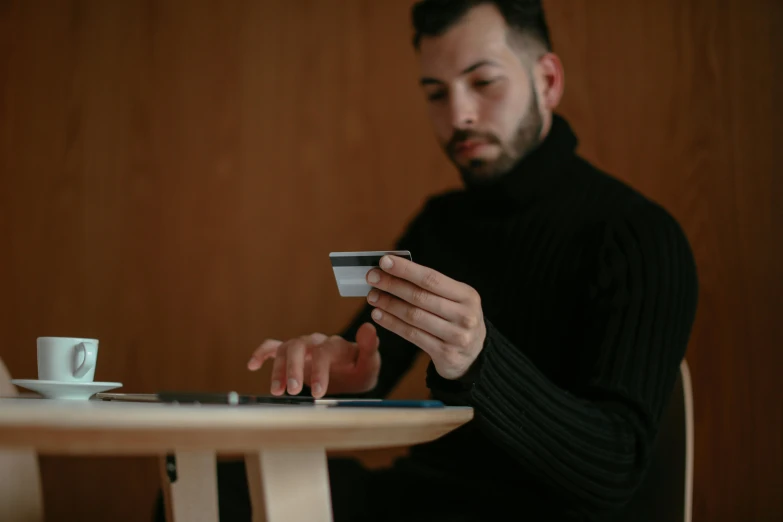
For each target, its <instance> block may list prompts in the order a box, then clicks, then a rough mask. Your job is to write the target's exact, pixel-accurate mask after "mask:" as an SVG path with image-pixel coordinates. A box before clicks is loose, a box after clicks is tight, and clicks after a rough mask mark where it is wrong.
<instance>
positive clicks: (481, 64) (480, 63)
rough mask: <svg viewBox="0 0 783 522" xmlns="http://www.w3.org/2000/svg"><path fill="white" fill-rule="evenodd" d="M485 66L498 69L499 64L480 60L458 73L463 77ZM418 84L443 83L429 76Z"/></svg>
mask: <svg viewBox="0 0 783 522" xmlns="http://www.w3.org/2000/svg"><path fill="white" fill-rule="evenodd" d="M485 65H491V66H495V67H500V64H498V63H497V62H493V61H492V60H480V61H478V62H476V63H474V64H473V65H470V66H469V67H466V68H465V69H463V70H462V72H461V73H460V75H465V74H469V73H472V72H473V71H475V70H476V69H478V68H479V67H484V66H485ZM419 83H420V84H421V85H442V84H443V82H442V81H441V80H438V79H437V78H431V77H429V76H424V77H422V78H421V80H419Z"/></svg>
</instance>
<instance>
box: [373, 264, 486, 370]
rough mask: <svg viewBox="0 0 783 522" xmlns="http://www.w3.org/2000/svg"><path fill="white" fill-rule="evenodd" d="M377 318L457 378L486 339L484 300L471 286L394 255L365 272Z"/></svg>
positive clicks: (385, 326) (374, 317) (475, 356)
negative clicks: (482, 303)
mask: <svg viewBox="0 0 783 522" xmlns="http://www.w3.org/2000/svg"><path fill="white" fill-rule="evenodd" d="M367 283H368V284H369V285H370V286H372V287H373V289H372V290H371V291H370V293H369V294H368V295H367V302H368V303H369V304H370V305H371V306H374V307H375V310H373V312H372V318H373V320H374V321H375V322H376V323H378V324H379V325H380V326H382V327H384V328H386V329H387V330H390V331H392V332H394V333H396V334H397V335H399V336H400V337H402V338H403V339H406V340H408V341H410V342H411V343H413V344H415V345H416V346H418V347H419V348H421V349H422V350H424V351H425V352H427V354H428V355H429V356H430V357H431V358H432V363H433V365H434V366H435V369H436V370H437V371H438V373H439V374H440V375H441V376H442V377H444V378H446V379H458V378H460V377H462V376H463V375H464V374H465V373H467V371H468V369H470V367H471V365H472V364H473V362H474V361H475V360H476V359H477V358H478V356H479V354H480V353H481V350H482V348H483V346H484V339H485V338H486V333H487V330H486V325H485V323H484V313H483V311H482V308H481V298H480V296H479V294H478V292H476V290H474V289H473V288H471V287H470V286H468V285H466V284H464V283H461V282H459V281H455V280H454V279H451V278H449V277H447V276H445V275H443V274H441V273H439V272H436V271H435V270H432V269H431V268H427V267H425V266H422V265H419V264H416V263H414V262H413V261H411V260H409V259H404V258H401V257H397V256H394V255H386V256H383V257H382V258H381V259H380V262H379V267H378V268H375V269H373V270H370V271H369V272H368V274H367Z"/></svg>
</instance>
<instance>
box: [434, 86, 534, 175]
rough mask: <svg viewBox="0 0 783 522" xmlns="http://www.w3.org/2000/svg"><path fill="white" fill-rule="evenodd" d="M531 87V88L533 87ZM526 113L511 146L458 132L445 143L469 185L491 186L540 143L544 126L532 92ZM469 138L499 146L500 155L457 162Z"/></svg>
mask: <svg viewBox="0 0 783 522" xmlns="http://www.w3.org/2000/svg"><path fill="white" fill-rule="evenodd" d="M531 87H532V85H531ZM532 93H533V95H532V96H531V97H530V103H529V104H528V107H527V110H526V111H525V114H524V115H523V116H522V118H520V120H519V122H518V123H517V126H516V130H515V132H514V134H513V136H512V138H511V140H510V141H509V142H508V143H503V141H502V140H501V139H500V138H498V137H497V136H496V135H494V134H492V133H489V132H479V131H472V130H468V129H457V130H456V131H455V132H454V135H453V136H452V137H451V139H450V140H449V141H448V143H446V145H445V146H444V149H445V151H446V154H447V155H448V157H449V159H450V160H451V162H452V163H454V165H455V166H456V167H457V169H458V170H459V173H460V176H461V177H462V181H463V182H464V183H465V184H466V185H474V186H476V185H488V184H491V183H492V182H494V181H495V180H497V179H498V178H500V177H501V176H503V175H504V174H505V173H507V172H508V171H509V170H511V169H512V168H513V167H514V165H516V164H517V163H518V162H519V161H520V160H521V159H522V158H524V157H525V156H527V155H528V154H529V153H530V152H531V151H532V150H533V149H535V148H536V147H537V146H538V145H539V143H540V142H541V130H542V127H543V125H544V122H543V119H542V118H541V112H540V111H539V102H538V93H537V92H536V90H535V89H532ZM467 139H474V140H481V141H484V142H486V143H488V144H492V145H497V146H499V147H500V154H499V155H498V156H497V157H496V158H494V159H491V160H490V159H485V158H473V159H471V160H470V161H469V162H468V163H467V164H464V163H460V162H459V160H458V159H457V153H456V147H457V144H458V143H459V142H461V141H465V140H467Z"/></svg>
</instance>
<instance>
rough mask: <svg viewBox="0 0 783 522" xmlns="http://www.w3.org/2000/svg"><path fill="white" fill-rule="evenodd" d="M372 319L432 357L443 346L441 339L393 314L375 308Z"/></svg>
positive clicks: (435, 355) (436, 354)
mask: <svg viewBox="0 0 783 522" xmlns="http://www.w3.org/2000/svg"><path fill="white" fill-rule="evenodd" d="M372 318H373V320H374V321H375V322H376V323H378V324H379V325H381V326H383V327H384V328H386V329H387V330H389V331H391V332H394V333H396V334H397V335H399V336H400V337H402V338H403V339H405V340H406V341H409V342H411V343H412V344H415V345H416V346H418V347H419V348H421V349H422V350H424V351H425V352H427V353H428V354H429V355H430V357H432V358H433V359H434V358H435V357H437V356H438V354H439V352H440V351H441V349H442V347H443V341H441V340H440V339H438V338H436V337H435V336H434V335H432V334H430V333H428V332H425V331H424V330H421V329H419V328H416V327H415V326H411V325H409V324H408V323H406V322H405V321H403V320H401V319H399V318H397V317H395V316H394V315H392V314H390V313H388V312H385V311H383V310H381V309H380V308H376V309H375V310H373V311H372Z"/></svg>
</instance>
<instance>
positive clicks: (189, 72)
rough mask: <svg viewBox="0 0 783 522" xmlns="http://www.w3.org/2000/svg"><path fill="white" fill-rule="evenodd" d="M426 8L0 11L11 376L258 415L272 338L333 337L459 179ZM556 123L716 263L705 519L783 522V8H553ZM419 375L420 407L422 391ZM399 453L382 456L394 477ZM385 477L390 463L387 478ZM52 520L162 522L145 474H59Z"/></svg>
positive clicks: (0, 209) (105, 469)
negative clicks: (349, 264)
mask: <svg viewBox="0 0 783 522" xmlns="http://www.w3.org/2000/svg"><path fill="white" fill-rule="evenodd" d="M409 5H410V0H406V1H400V0H340V1H339V2H338V1H335V0H309V1H305V0H298V1H296V2H292V1H290V0H255V1H253V0H247V1H239V0H236V1H231V2H217V1H204V0H179V1H175V0H166V1H163V0H161V1H141V0H117V1H112V2H109V1H104V0H93V1H75V0H63V1H54V0H53V1H44V0H0V240H1V241H2V243H0V248H2V255H0V295H2V300H0V334H1V335H2V342H0V357H2V358H3V359H4V360H5V361H6V363H7V365H8V367H9V369H10V371H11V372H12V374H13V375H15V376H16V377H19V378H26V377H32V378H34V377H35V376H36V364H35V338H36V337H37V336H39V335H74V336H96V337H98V338H100V340H101V350H100V357H99V364H98V370H97V373H96V378H97V379H100V380H119V381H121V382H123V383H124V388H123V390H124V391H128V392H150V391H154V390H157V389H160V388H163V387H166V388H200V389H209V390H226V389H235V390H239V391H246V392H258V391H265V389H266V388H265V385H266V382H267V377H266V372H263V375H257V374H251V373H249V372H247V371H246V370H245V363H246V360H247V358H248V356H249V354H250V353H251V352H252V350H253V349H254V348H255V346H256V345H257V344H258V343H259V342H260V341H261V340H262V339H264V338H265V337H267V336H274V337H287V336H291V335H298V334H301V333H305V332H311V331H316V330H319V331H326V332H334V331H337V330H339V329H340V328H341V327H342V326H343V325H344V324H345V322H346V321H347V319H348V318H349V317H350V315H351V314H352V312H353V311H354V310H355V308H356V306H358V303H357V302H356V301H354V300H349V299H341V298H339V296H338V295H337V292H336V289H335V286H334V281H333V278H332V274H331V270H330V267H329V263H328V261H327V257H326V254H327V253H328V252H329V251H330V250H336V249H345V250H349V249H375V248H386V247H388V246H389V245H391V244H392V242H393V240H394V239H395V237H396V236H397V234H398V233H399V232H400V231H401V229H402V227H403V226H404V224H405V222H406V221H407V220H408V219H409V218H410V217H411V216H412V215H413V213H414V212H415V211H416V210H417V209H418V208H419V205H420V204H421V202H422V201H423V199H424V197H426V195H427V194H429V193H430V192H432V191H437V190H441V189H444V188H446V187H451V186H454V185H455V184H456V183H458V178H457V176H456V175H455V173H454V172H453V171H452V169H451V168H450V167H449V165H448V164H447V163H446V161H445V159H444V158H443V157H442V155H441V153H440V151H439V150H438V148H437V147H436V145H435V142H434V140H433V138H432V135H431V131H430V128H429V124H428V122H427V121H426V116H425V113H424V110H423V108H424V105H423V100H422V96H421V95H420V93H419V92H418V88H417V85H416V64H415V57H414V55H413V53H412V51H411V49H410V47H409V44H408V42H409V26H408V11H407V9H408V6H409ZM547 7H548V9H549V16H550V22H551V26H552V31H553V35H554V40H555V45H556V47H557V50H558V51H559V53H560V55H561V57H562V58H563V61H564V64H565V67H566V85H567V88H566V97H565V100H564V103H563V105H562V112H563V113H564V114H565V115H566V116H567V117H568V118H569V119H570V120H571V122H572V124H573V125H574V127H575V129H576V130H577V132H578V134H579V135H580V137H581V140H582V146H581V150H582V152H583V153H584V154H585V155H586V156H587V157H588V158H589V159H591V160H593V161H594V162H595V163H596V164H598V165H599V166H601V167H603V168H606V169H609V170H610V171H612V172H614V173H616V174H617V175H618V176H619V177H621V178H623V179H625V180H627V181H629V182H630V183H632V184H633V185H635V186H637V187H639V188H640V189H642V190H643V191H645V192H646V193H648V194H649V195H651V196H652V197H654V198H656V199H658V200H659V201H661V202H662V203H663V204H664V205H666V206H667V207H668V208H669V209H670V210H671V211H672V212H673V213H674V214H675V215H676V216H677V217H678V218H679V219H680V221H681V222H682V223H683V225H684V227H685V229H686V231H687V233H688V234H689V236H690V238H691V240H692V242H693V245H694V250H695V252H696V255H697V258H698V264H699V267H700V277H701V285H702V286H701V303H700V309H699V314H698V319H697V324H696V328H695V332H694V337H693V343H692V346H691V348H690V351H689V355H688V358H689V360H690V363H691V366H692V371H693V379H694V386H695V401H696V485H695V514H694V520H695V521H696V522H706V521H711V522H713V521H735V520H754V521H773V520H774V521H778V520H780V519H781V517H783V503H781V491H783V455H782V452H783V448H782V447H781V440H783V434H782V430H781V423H783V410H782V409H781V408H782V404H783V397H782V396H781V385H780V376H779V374H780V371H781V368H783V364H782V363H783V357H782V356H781V343H782V342H783V327H782V326H781V323H782V322H783V321H782V320H781V319H783V316H782V315H781V312H783V306H781V305H782V304H783V297H781V296H783V277H781V269H783V241H781V237H783V233H781V228H782V226H783V209H782V208H781V206H780V205H781V204H783V182H782V181H781V179H780V175H779V165H780V163H781V161H783V152H781V150H783V149H781V146H780V143H781V139H783V132H781V131H783V123H781V121H782V120H781V118H780V115H781V114H783V102H782V101H781V92H780V85H782V84H783V66H781V63H783V62H781V60H780V54H781V52H782V51H783V3H781V2H779V1H778V0H752V1H745V0H724V1H722V2H718V3H716V2H714V1H707V0H678V1H669V2H627V1H623V0H590V1H589V2H588V1H587V0H570V1H569V2H555V1H551V0H550V1H548V2H547ZM422 367H423V365H422V364H420V365H419V366H418V369H417V372H419V373H415V374H414V375H413V376H412V377H411V378H410V379H409V381H407V384H405V385H403V387H402V389H401V390H400V391H399V393H400V394H402V395H417V394H422V393H423V390H422V387H421V383H420V371H421V368H422ZM391 454H392V453H384V454H375V456H374V457H373V458H375V459H376V460H377V459H381V460H382V457H384V456H385V457H388V456H389V455H391ZM379 455H380V456H379ZM41 464H42V472H43V477H44V486H45V496H46V509H47V512H48V514H49V515H50V517H51V519H52V520H65V519H67V520H82V521H85V522H88V521H93V520H95V521H97V520H114V521H118V522H120V521H143V520H147V519H148V514H149V512H150V508H151V505H152V501H153V497H154V494H155V491H156V489H157V472H156V468H155V462H154V460H151V459H130V458H120V459H110V458H100V459H98V458H96V459H84V458H55V457H45V458H43V459H42V463H41Z"/></svg>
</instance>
